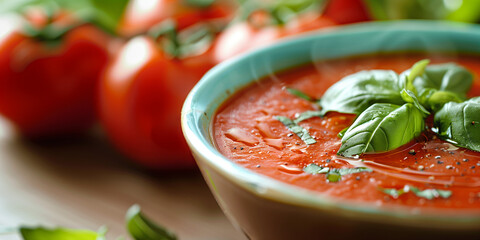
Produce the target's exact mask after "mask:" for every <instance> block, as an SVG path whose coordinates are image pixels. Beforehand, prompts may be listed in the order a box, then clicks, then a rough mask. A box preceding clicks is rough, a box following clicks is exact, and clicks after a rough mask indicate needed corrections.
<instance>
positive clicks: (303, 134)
mask: <svg viewBox="0 0 480 240" xmlns="http://www.w3.org/2000/svg"><path fill="white" fill-rule="evenodd" d="M275 118H276V119H277V120H278V121H280V122H282V123H283V125H285V126H286V127H287V128H288V129H290V131H292V132H293V133H295V134H297V136H298V137H299V138H300V139H302V141H303V142H305V144H307V145H310V144H314V143H316V142H317V141H316V140H315V139H313V138H312V136H310V133H308V130H307V129H305V128H303V127H301V126H299V125H298V124H297V123H295V122H294V121H292V120H291V119H290V118H287V117H284V116H276V117H275Z"/></svg>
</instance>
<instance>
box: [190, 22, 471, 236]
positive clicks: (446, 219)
mask: <svg viewBox="0 0 480 240" xmlns="http://www.w3.org/2000/svg"><path fill="white" fill-rule="evenodd" d="M400 30H402V31H412V32H417V33H422V34H424V33H429V32H443V33H445V34H459V33H463V34H470V35H472V36H477V37H478V39H480V26H477V25H474V24H467V23H454V22H447V21H428V20H402V21H385V22H370V23H360V24H352V25H348V26H342V27H333V28H327V29H322V30H319V31H314V32H310V33H307V34H303V35H302V36H300V37H293V38H287V39H285V40H283V41H280V42H278V43H276V44H273V45H271V46H268V47H265V48H261V49H258V50H255V51H252V52H249V53H246V54H242V55H240V56H237V57H235V58H233V59H230V60H227V61H225V62H223V63H221V64H219V65H217V66H216V67H214V68H212V69H211V70H210V71H209V72H208V73H207V74H206V75H205V76H204V77H203V78H202V79H201V80H200V81H199V82H198V83H197V85H196V86H195V87H194V88H193V89H192V90H191V92H190V94H189V95H188V97H187V98H186V100H185V103H184V105H183V109H182V120H181V121H182V129H183V133H184V136H185V138H186V140H187V143H188V144H189V146H190V148H191V150H192V152H193V153H194V155H196V157H197V162H198V161H202V162H203V163H206V164H208V165H209V166H210V167H212V168H214V169H216V170H217V171H218V172H220V173H221V174H222V175H223V176H224V177H226V178H228V179H229V180H231V181H233V182H235V183H236V184H237V185H239V186H241V187H242V188H244V189H245V190H247V191H249V192H251V193H252V194H255V195H257V196H259V197H262V198H265V199H270V200H273V201H277V202H282V203H285V204H290V205H297V206H302V207H307V208H312V209H319V210H322V211H336V213H338V214H344V215H345V216H348V217H351V218H358V219H362V220H365V221H374V222H378V221H381V222H385V221H388V222H390V223H392V224H397V225H406V226H415V227H418V224H420V225H421V226H423V227H428V228H449V229H454V230H458V229H470V230H471V229H480V214H479V212H476V211H475V212H474V213H472V212H471V211H462V210H455V209H452V210H441V211H437V210H434V211H416V210H415V209H414V208H411V207H403V206H399V207H388V208H385V207H375V206H374V203H369V204H358V203H355V202H352V201H347V200H345V201H343V200H339V199H337V198H333V197H328V196H325V195H324V194H321V193H318V192H314V191H311V190H307V189H303V188H300V187H296V186H293V185H290V184H288V183H284V182H281V181H278V180H275V179H272V178H270V177H267V176H263V175H261V174H259V173H256V172H254V171H251V170H248V169H246V168H243V167H242V166H240V165H238V164H235V163H234V162H232V161H231V160H229V159H228V158H226V157H224V156H223V155H222V154H221V153H219V152H218V151H217V150H216V148H215V146H214V143H213V140H212V136H211V129H210V125H211V119H212V118H211V117H212V115H213V114H215V112H216V110H217V109H215V111H211V110H212V109H209V110H210V112H209V113H207V112H205V111H203V110H202V109H199V108H197V107H198V106H201V105H203V107H204V108H203V109H207V108H208V107H209V106H211V105H212V104H213V105H216V107H217V108H218V107H219V106H221V103H216V104H214V102H215V101H220V102H224V101H225V100H227V99H228V98H229V97H230V96H232V95H233V94H234V93H228V95H229V96H228V97H222V98H219V99H216V100H215V101H212V102H208V106H205V105H204V103H203V102H202V101H201V99H199V95H200V94H199V93H201V92H203V91H208V84H209V83H210V82H212V81H213V82H215V81H219V80H218V79H216V76H217V75H219V74H221V73H222V72H225V71H229V70H230V69H232V68H235V67H236V66H237V65H238V64H239V63H242V62H246V61H249V60H251V59H254V58H259V57H261V56H265V55H267V54H268V53H270V52H272V51H281V49H284V48H288V47H291V46H292V45H296V44H301V43H302V42H309V41H314V40H315V39H317V38H322V37H325V36H330V37H332V36H336V35H343V34H355V33H359V32H364V31H373V32H381V31H400ZM479 53H480V51H479ZM300 64H302V63H299V65H300ZM254 80H255V79H251V80H249V81H248V83H253V81H254ZM210 84H211V83H210ZM247 85H249V84H245V86H247ZM240 89H242V87H239V88H237V90H240ZM199 103H200V104H199ZM204 116H205V117H210V118H209V119H208V126H207V127H208V129H205V128H203V129H202V127H201V126H200V125H199V123H201V121H203V120H202V119H201V118H202V117H204ZM202 130H204V131H206V132H207V133H208V134H210V135H209V136H205V135H204V134H202ZM198 158H201V159H198ZM417 210H418V209H417Z"/></svg>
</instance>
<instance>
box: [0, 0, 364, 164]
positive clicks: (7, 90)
mask: <svg viewBox="0 0 480 240" xmlns="http://www.w3.org/2000/svg"><path fill="white" fill-rule="evenodd" d="M291 2H292V1H286V0H283V1H266V0H264V1H241V2H236V1H235V0H217V1H214V0H212V1H205V0H190V1H185V0H184V1H179V0H151V1H143V0H130V1H129V2H128V3H127V4H126V5H125V8H124V11H123V13H122V15H121V17H119V18H118V19H117V20H118V24H116V25H115V28H114V29H113V31H110V32H109V33H107V32H106V31H103V29H104V28H103V27H104V26H103V25H99V24H97V21H89V19H88V18H86V19H82V18H81V17H78V16H77V15H75V14H70V13H68V12H67V13H65V12H63V11H61V12H59V11H57V12H55V13H54V14H52V13H51V12H48V11H43V13H42V11H40V14H39V12H38V11H36V12H35V14H31V13H29V14H26V13H25V12H23V15H22V18H21V22H20V23H19V24H17V25H15V26H18V27H11V28H10V29H8V31H7V30H5V31H3V29H2V31H0V114H2V115H3V116H4V117H5V118H7V119H9V120H11V122H12V123H13V124H14V125H15V126H16V127H17V128H18V130H19V132H20V133H22V134H23V135H25V136H28V137H36V138H38V137H52V136H59V135H65V134H72V133H73V134H74V133H81V132H83V131H85V130H86V129H88V128H89V127H91V125H92V124H93V123H94V122H95V120H97V119H99V120H100V123H101V125H102V126H103V128H104V129H105V132H106V134H107V136H108V137H109V139H110V140H111V141H112V142H113V144H114V145H115V146H116V147H118V149H119V150H120V151H121V152H123V153H124V154H126V155H127V156H128V157H129V158H131V159H133V160H135V161H136V162H138V163H140V165H142V166H146V167H149V168H155V169H180V168H189V167H192V166H193V165H194V162H193V160H192V158H191V156H190V152H189V150H188V148H187V145H186V143H185V140H184V139H183V135H182V132H181V129H180V110H181V107H182V104H183V101H184V99H185V97H186V96H187V94H188V92H189V91H190V89H191V88H192V87H193V86H194V85H195V84H196V82H197V81H198V80H200V78H201V77H202V76H203V75H204V74H205V73H206V72H207V71H208V70H209V69H210V68H212V67H213V66H215V65H216V64H218V63H219V62H222V61H224V60H226V59H229V58H231V57H233V56H235V55H238V54H240V53H244V52H246V51H250V50H252V49H254V48H257V47H260V46H264V45H268V44H271V43H273V42H275V41H277V40H279V39H281V38H284V37H287V36H292V35H297V34H300V33H303V32H306V31H311V30H315V29H320V28H324V27H328V26H334V25H336V24H337V22H340V23H347V22H348V23H350V22H356V21H365V20H368V16H367V15H365V12H362V13H358V14H353V15H352V13H355V10H352V9H351V6H354V8H356V6H358V5H351V4H359V3H360V1H353V0H350V1H346V0H332V1H329V2H328V3H327V5H326V6H323V5H322V4H321V3H323V2H324V1H316V0H305V1H304V2H303V3H302V4H303V5H301V6H300V5H298V4H297V5H295V4H291ZM293 2H297V3H298V2H299V1H293ZM300 2H302V1H300ZM349 2H351V4H350V3H349ZM145 4H146V5H145ZM349 7H350V9H349ZM285 9H288V11H286V10H285ZM322 9H325V11H324V12H325V13H324V14H323V13H322ZM345 11H347V12H349V13H350V14H348V15H346V17H344V15H341V14H339V13H342V12H345ZM362 11H363V10H362ZM285 12H287V13H288V14H285ZM47 13H48V14H47ZM342 18H343V19H342ZM10 23H11V22H10ZM10 25H12V24H10ZM101 27H102V28H101ZM112 32H114V33H115V34H112ZM119 42H123V43H122V44H121V46H120V47H118V43H119Z"/></svg>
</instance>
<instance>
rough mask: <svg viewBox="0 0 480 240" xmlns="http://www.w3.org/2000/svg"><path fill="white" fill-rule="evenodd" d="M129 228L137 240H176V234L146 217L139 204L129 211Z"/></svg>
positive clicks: (127, 217) (127, 218)
mask: <svg viewBox="0 0 480 240" xmlns="http://www.w3.org/2000/svg"><path fill="white" fill-rule="evenodd" d="M126 220H127V229H128V232H129V233H130V235H131V236H132V237H133V239H135V240H176V239H177V237H176V236H175V234H173V233H171V232H169V231H168V230H167V229H165V228H163V227H161V226H159V225H157V224H155V223H154V222H153V221H152V220H150V219H148V218H146V217H145V216H144V215H143V214H142V212H141V210H140V207H139V206H138V205H133V206H132V207H130V209H129V210H128V211H127V216H126Z"/></svg>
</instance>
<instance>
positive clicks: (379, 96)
mask: <svg viewBox="0 0 480 240" xmlns="http://www.w3.org/2000/svg"><path fill="white" fill-rule="evenodd" d="M478 42H480V27H477V26H474V25H468V24H454V23H448V22H429V21H401V22H381V23H368V24H359V25H352V26H348V27H342V28H332V29H327V30H322V31H319V32H315V33H312V34H308V35H303V36H302V37H299V38H292V39H289V40H286V41H283V42H281V43H278V44H276V45H273V46H270V47H267V48H263V49H260V50H257V51H255V52H252V53H249V54H246V55H243V56H240V57H238V58H235V59H233V60H231V61H227V62H225V63H223V64H220V65H219V66H217V67H215V68H214V69H212V70H211V71H210V72H208V73H207V74H206V75H205V76H204V78H203V79H202V80H201V81H200V82H199V83H198V84H197V85H196V87H195V88H194V89H193V90H192V92H191V93H190V95H189V96H188V98H187V100H186V102H185V104H184V107H183V111H182V127H183V131H184V135H185V137H186V139H187V142H188V144H189V146H190V148H191V150H192V153H193V155H194V157H195V159H196V161H197V164H198V166H199V168H200V170H201V172H202V174H203V176H204V178H205V181H206V182H207V184H208V185H209V187H210V189H211V191H212V193H213V195H214V196H215V198H216V200H217V202H218V204H219V205H220V207H221V208H222V210H223V211H224V213H225V214H226V216H227V217H228V218H229V219H230V220H231V221H232V223H233V224H234V225H235V226H236V227H237V228H238V229H239V230H241V231H243V233H244V234H245V235H246V236H247V237H248V238H250V239H347V238H355V239H407V238H408V239H453V238H464V239H478V236H480V153H479V151H480V147H479V145H480V98H479V97H478V96H480V79H479V78H478V76H480V55H479V53H480V44H478Z"/></svg>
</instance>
